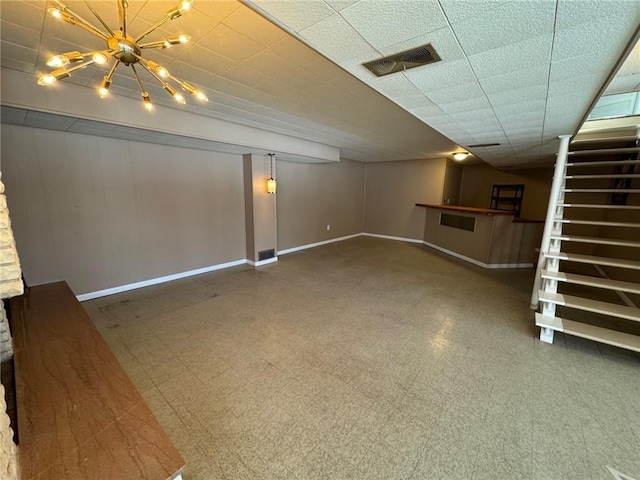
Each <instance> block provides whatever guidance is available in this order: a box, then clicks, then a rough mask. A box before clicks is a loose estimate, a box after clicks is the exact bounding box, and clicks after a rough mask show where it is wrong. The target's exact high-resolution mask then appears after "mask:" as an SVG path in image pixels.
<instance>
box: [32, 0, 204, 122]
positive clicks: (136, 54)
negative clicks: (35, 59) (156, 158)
mask: <svg viewBox="0 0 640 480" xmlns="http://www.w3.org/2000/svg"><path fill="white" fill-rule="evenodd" d="M83 1H84V4H85V5H86V6H87V8H88V9H89V10H90V11H91V13H93V15H94V16H95V17H96V19H97V20H98V21H99V22H100V23H101V24H102V26H103V27H104V28H105V29H106V31H107V33H104V32H103V31H102V30H100V29H99V28H97V27H96V26H94V25H92V24H91V23H90V22H88V21H87V20H85V19H84V18H82V17H81V16H80V15H78V14H77V13H74V12H73V11H71V10H70V9H69V7H67V5H65V4H64V3H63V2H62V1H60V0H50V4H51V5H52V6H51V7H50V8H49V9H48V10H47V11H48V12H49V13H50V14H51V15H52V16H53V17H55V18H57V19H59V20H63V21H65V22H67V23H69V24H71V25H76V26H78V27H80V28H82V29H83V30H86V31H87V32H89V33H92V34H93V35H95V36H97V37H100V38H101V39H102V40H104V41H105V42H106V48H104V49H102V50H95V51H91V52H86V53H81V52H67V53H62V54H59V55H54V56H53V57H51V58H49V59H48V60H47V65H48V66H50V67H52V68H56V70H53V71H52V72H51V73H47V74H45V75H42V76H41V77H40V78H39V79H38V84H40V85H52V84H53V83H55V82H56V81H57V80H61V79H63V78H67V77H69V76H71V73H72V72H74V71H76V70H80V69H82V68H85V67H88V66H89V65H92V64H97V65H107V64H109V63H110V62H111V61H112V60H115V63H114V64H113V65H112V66H111V68H110V69H109V72H108V73H107V75H105V76H104V78H103V79H102V81H101V82H100V86H99V87H98V95H99V96H100V98H105V97H106V96H107V95H108V93H109V87H110V86H111V81H112V77H113V73H114V72H115V71H116V68H118V65H120V64H121V63H122V64H124V65H125V66H127V67H131V70H133V75H134V77H135V79H136V81H137V82H138V86H139V87H140V94H141V95H142V102H143V105H144V107H145V108H146V109H147V110H149V111H151V110H152V109H153V104H152V103H151V98H150V97H149V93H147V91H146V90H145V88H144V85H143V83H142V80H140V76H139V75H138V70H136V65H139V66H141V67H142V68H143V69H144V70H146V71H147V72H149V74H150V75H151V76H152V77H153V78H154V79H155V80H157V81H158V82H159V83H160V84H161V85H162V88H164V89H165V90H166V91H167V93H168V94H169V95H171V96H172V97H173V99H174V100H175V101H176V102H178V103H181V104H184V103H186V100H185V98H184V96H183V95H182V93H180V92H179V91H178V90H177V89H176V88H175V87H174V86H173V85H171V83H169V81H173V82H174V83H175V84H177V85H179V87H180V88H181V89H182V90H183V91H185V92H186V93H188V94H190V95H193V96H194V97H196V98H197V99H198V100H200V101H203V102H207V101H208V100H209V99H208V98H207V96H206V95H205V94H204V93H203V92H202V91H201V90H198V89H197V88H196V87H194V86H193V85H191V84H190V83H188V82H185V81H183V80H180V79H178V78H176V77H174V76H173V75H171V74H170V73H169V71H168V70H167V69H166V68H165V67H163V66H162V65H159V64H157V63H156V62H153V61H151V60H147V59H145V58H143V57H142V51H143V50H145V49H149V48H169V47H171V45H178V44H181V43H186V42H188V41H189V40H191V37H190V36H189V35H175V36H171V37H168V38H165V39H164V40H159V41H155V42H147V43H140V42H141V41H142V40H143V39H144V38H145V37H146V36H147V35H149V34H150V33H152V32H153V31H154V30H156V29H157V28H159V27H160V26H162V25H164V24H165V23H166V22H168V21H169V20H175V19H176V18H178V17H180V16H182V14H183V13H185V12H186V11H188V10H189V9H190V8H191V6H192V5H193V0H182V2H180V4H179V5H177V6H176V7H174V8H172V9H171V10H169V11H168V12H167V13H166V15H165V16H164V17H163V18H161V19H160V20H159V21H158V22H157V23H156V24H155V25H153V26H151V27H149V28H148V29H147V30H145V31H144V32H142V33H141V34H140V35H138V36H137V37H133V36H131V35H130V34H129V33H128V32H127V8H128V3H129V2H128V1H127V0H117V3H118V18H119V29H118V30H111V28H110V27H109V26H108V25H107V24H106V23H105V22H104V20H103V19H102V18H101V17H100V15H98V12H96V10H95V9H94V8H93V7H92V6H91V4H90V3H89V2H88V1H87V0H83Z"/></svg>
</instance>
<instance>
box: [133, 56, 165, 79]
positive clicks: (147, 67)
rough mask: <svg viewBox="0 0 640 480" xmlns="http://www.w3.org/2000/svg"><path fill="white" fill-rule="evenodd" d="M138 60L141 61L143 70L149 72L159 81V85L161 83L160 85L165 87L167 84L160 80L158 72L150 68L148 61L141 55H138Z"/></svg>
mask: <svg viewBox="0 0 640 480" xmlns="http://www.w3.org/2000/svg"><path fill="white" fill-rule="evenodd" d="M136 58H137V59H138V61H139V63H140V65H141V66H142V68H144V69H145V70H146V71H147V72H149V73H150V74H151V76H152V77H153V78H155V79H156V80H157V81H158V83H160V85H162V86H164V84H165V83H167V82H165V81H164V80H163V79H162V78H160V76H159V75H158V74H156V72H154V71H153V69H151V68H149V65H148V63H147V60H145V59H144V58H142V57H141V56H139V55H136ZM132 66H133V65H132Z"/></svg>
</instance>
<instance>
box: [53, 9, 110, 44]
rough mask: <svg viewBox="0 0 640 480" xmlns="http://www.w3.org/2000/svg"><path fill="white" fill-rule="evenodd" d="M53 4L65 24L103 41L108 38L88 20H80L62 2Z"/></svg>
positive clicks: (78, 16) (79, 17) (80, 18)
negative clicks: (74, 26)
mask: <svg viewBox="0 0 640 480" xmlns="http://www.w3.org/2000/svg"><path fill="white" fill-rule="evenodd" d="M53 3H54V5H56V6H57V7H58V8H59V9H60V10H61V14H62V16H63V20H64V21H65V22H67V23H70V24H71V25H76V26H78V27H80V28H82V29H84V30H86V31H87V32H89V33H92V34H94V35H96V36H97V37H100V38H102V39H103V40H105V41H106V40H107V39H108V38H109V37H108V36H107V35H105V34H104V33H103V32H102V30H100V29H99V28H98V27H96V26H95V25H93V24H92V23H91V22H89V21H88V20H85V19H84V18H82V17H81V16H80V15H78V14H77V13H76V12H74V11H73V10H71V9H70V8H69V7H67V6H66V5H65V4H64V3H62V2H53Z"/></svg>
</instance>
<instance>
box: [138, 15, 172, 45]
mask: <svg viewBox="0 0 640 480" xmlns="http://www.w3.org/2000/svg"><path fill="white" fill-rule="evenodd" d="M169 20H171V19H170V18H169V17H164V18H163V19H161V20H160V21H158V23H156V24H155V25H153V26H151V27H149V28H147V29H146V30H145V31H144V32H142V33H141V34H140V35H138V36H137V37H136V39H135V40H134V42H135V43H138V42H139V41H140V40H142V39H143V38H144V37H146V36H147V35H149V34H150V33H151V32H153V31H154V30H156V29H157V28H160V27H161V26H162V25H164V24H165V23H167V22H168V21H169Z"/></svg>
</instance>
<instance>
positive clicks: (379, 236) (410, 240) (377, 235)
mask: <svg viewBox="0 0 640 480" xmlns="http://www.w3.org/2000/svg"><path fill="white" fill-rule="evenodd" d="M362 235H363V236H365V237H375V238H384V239H387V240H398V241H400V242H410V243H423V242H422V239H420V238H406V237H393V236H391V235H381V234H379V233H362Z"/></svg>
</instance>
